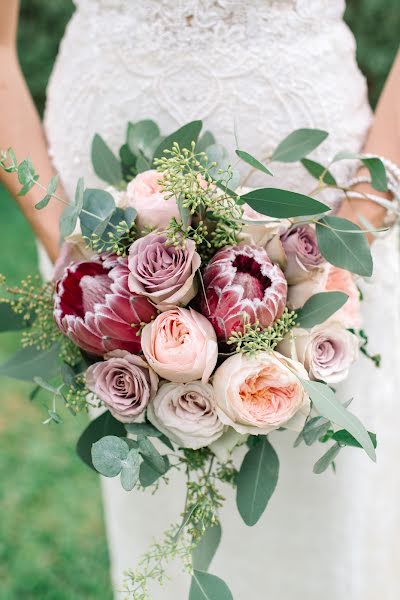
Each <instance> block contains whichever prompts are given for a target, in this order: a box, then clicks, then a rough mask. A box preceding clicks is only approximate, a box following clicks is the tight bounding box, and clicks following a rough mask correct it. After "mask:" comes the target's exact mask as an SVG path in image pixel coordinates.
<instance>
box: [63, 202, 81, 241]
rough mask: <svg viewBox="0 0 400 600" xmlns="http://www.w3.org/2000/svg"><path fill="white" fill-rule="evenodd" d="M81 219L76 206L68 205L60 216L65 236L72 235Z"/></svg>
mask: <svg viewBox="0 0 400 600" xmlns="http://www.w3.org/2000/svg"><path fill="white" fill-rule="evenodd" d="M78 219H79V210H78V209H77V207H76V206H66V207H65V209H64V210H63V212H62V214H61V217H60V231H61V235H62V237H63V238H66V237H68V236H69V235H71V234H72V233H73V232H74V230H75V227H76V224H77V222H78Z"/></svg>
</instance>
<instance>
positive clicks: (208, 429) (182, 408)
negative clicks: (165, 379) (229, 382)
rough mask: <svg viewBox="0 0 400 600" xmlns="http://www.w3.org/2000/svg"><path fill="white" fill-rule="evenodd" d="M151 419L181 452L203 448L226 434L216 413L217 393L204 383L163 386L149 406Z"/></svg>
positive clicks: (167, 384)
mask: <svg viewBox="0 0 400 600" xmlns="http://www.w3.org/2000/svg"><path fill="white" fill-rule="evenodd" d="M147 416H148V418H149V420H150V421H151V422H152V423H153V425H154V426H155V427H157V429H159V430H160V431H162V433H165V435H167V436H168V437H169V438H170V440H171V441H173V442H175V443H176V444H178V446H179V447H180V448H192V450H197V449H198V448H203V447H204V446H208V445H209V444H211V443H212V442H215V440H217V439H218V438H219V437H220V436H221V435H222V433H223V431H224V425H223V423H222V422H221V421H220V420H219V417H218V415H217V411H216V404H215V398H214V390H213V388H212V386H211V385H210V384H209V383H207V384H203V383H202V382H201V381H192V382H190V383H164V384H162V385H161V387H160V389H159V390H158V392H157V394H156V397H155V398H154V400H153V401H152V402H151V403H150V404H149V407H148V410H147Z"/></svg>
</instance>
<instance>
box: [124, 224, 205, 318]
mask: <svg viewBox="0 0 400 600" xmlns="http://www.w3.org/2000/svg"><path fill="white" fill-rule="evenodd" d="M200 263H201V259H200V256H199V254H197V252H196V244H195V243H194V241H193V240H185V241H184V242H182V247H180V246H179V247H176V246H174V245H172V244H168V243H167V237H166V236H165V235H162V234H158V233H150V234H149V235H146V236H144V237H142V238H140V239H138V240H136V242H134V243H133V244H132V246H131V248H130V250H129V270H130V275H129V289H130V290H131V292H134V293H135V294H140V295H142V296H148V297H149V298H150V300H151V301H152V302H154V304H157V308H158V309H159V310H166V309H168V308H170V307H171V306H184V305H186V304H187V303H188V302H190V300H192V298H194V296H195V295H196V293H197V282H196V280H195V275H196V272H197V270H198V268H199V267H200Z"/></svg>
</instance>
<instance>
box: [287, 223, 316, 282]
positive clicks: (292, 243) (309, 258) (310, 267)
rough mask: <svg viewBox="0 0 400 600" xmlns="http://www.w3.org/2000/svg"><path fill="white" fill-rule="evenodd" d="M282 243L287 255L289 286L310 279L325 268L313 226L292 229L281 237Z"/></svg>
mask: <svg viewBox="0 0 400 600" xmlns="http://www.w3.org/2000/svg"><path fill="white" fill-rule="evenodd" d="M281 242H282V246H283V250H284V252H285V254H286V267H285V277H286V280H287V282H288V284H289V285H293V284H296V283H300V282H301V281H304V280H305V279H309V278H310V277H312V276H313V275H314V273H315V271H316V270H321V269H323V268H324V265H325V259H324V258H323V256H322V254H321V253H320V251H319V248H318V244H317V237H316V234H315V230H314V229H313V228H312V227H311V225H302V226H299V227H291V228H290V229H289V230H288V231H286V232H285V233H284V234H283V235H282V236H281Z"/></svg>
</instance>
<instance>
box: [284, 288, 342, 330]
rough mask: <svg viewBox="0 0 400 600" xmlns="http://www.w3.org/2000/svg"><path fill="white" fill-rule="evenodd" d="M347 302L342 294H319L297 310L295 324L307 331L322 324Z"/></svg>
mask: <svg viewBox="0 0 400 600" xmlns="http://www.w3.org/2000/svg"><path fill="white" fill-rule="evenodd" d="M347 300H348V295H347V294H344V293H343V292H320V293H319V294H314V295H313V296H311V298H309V299H308V300H307V302H306V303H305V304H304V306H303V308H300V309H299V310H297V311H296V312H297V319H296V324H297V325H298V326H300V327H305V328H306V329H309V328H310V327H314V325H318V324H319V323H323V322H324V321H326V320H327V319H329V317H330V316H331V315H333V314H335V312H336V311H338V310H339V309H340V308H341V307H342V306H343V305H344V304H345V303H346V302H347Z"/></svg>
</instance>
